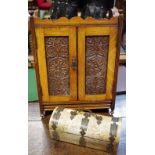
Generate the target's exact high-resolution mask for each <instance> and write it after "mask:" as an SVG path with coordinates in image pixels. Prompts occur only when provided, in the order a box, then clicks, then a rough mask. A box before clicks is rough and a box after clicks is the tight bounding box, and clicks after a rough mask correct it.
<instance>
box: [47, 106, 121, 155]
mask: <svg viewBox="0 0 155 155" xmlns="http://www.w3.org/2000/svg"><path fill="white" fill-rule="evenodd" d="M120 128H121V119H120V118H116V117H111V116H103V115H98V114H94V113H90V112H83V111H78V110H71V109H67V108H62V107H56V108H55V109H54V111H53V113H52V115H51V118H50V121H49V130H50V134H51V137H52V138H53V139H55V140H60V141H64V142H69V143H72V144H77V145H80V146H85V147H90V148H94V149H99V150H103V151H105V152H108V153H116V152H117V148H118V143H119V137H120Z"/></svg>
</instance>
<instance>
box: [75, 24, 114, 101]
mask: <svg viewBox="0 0 155 155" xmlns="http://www.w3.org/2000/svg"><path fill="white" fill-rule="evenodd" d="M116 42H117V28H116V27H101V26H100V27H79V29H78V98H79V100H81V101H86V100H87V101H99V100H106V99H112V90H113V81H114V71H115V60H116V51H117V46H116Z"/></svg>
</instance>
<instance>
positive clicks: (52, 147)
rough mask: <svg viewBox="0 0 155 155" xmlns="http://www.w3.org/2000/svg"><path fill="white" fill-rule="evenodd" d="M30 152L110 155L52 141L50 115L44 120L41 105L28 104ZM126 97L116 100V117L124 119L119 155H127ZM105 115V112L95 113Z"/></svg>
mask: <svg viewBox="0 0 155 155" xmlns="http://www.w3.org/2000/svg"><path fill="white" fill-rule="evenodd" d="M28 109H29V111H28V152H29V155H110V154H107V153H105V152H103V151H98V150H94V149H90V148H85V147H80V146H77V145H73V144H69V143H64V142H58V141H54V140H51V139H50V136H49V132H48V121H49V118H50V114H49V115H47V116H46V117H45V118H44V119H43V120H41V118H40V114H39V104H38V103H29V104H28ZM125 109H126V95H119V96H117V98H116V107H115V111H114V116H117V117H122V130H121V138H120V143H119V147H118V152H117V155H126V112H125ZM95 112H97V113H101V114H103V113H104V112H103V111H95Z"/></svg>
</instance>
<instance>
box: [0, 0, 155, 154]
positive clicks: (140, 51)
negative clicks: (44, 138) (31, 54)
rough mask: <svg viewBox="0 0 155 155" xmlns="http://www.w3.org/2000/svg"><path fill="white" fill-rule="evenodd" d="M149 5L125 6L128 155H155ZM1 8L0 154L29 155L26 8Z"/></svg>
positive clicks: (15, 0) (152, 12)
mask: <svg viewBox="0 0 155 155" xmlns="http://www.w3.org/2000/svg"><path fill="white" fill-rule="evenodd" d="M153 2H154V3H155V1H153V0H152V1H151V0H147V1H146V0H136V1H135V0H127V39H126V40H127V76H126V77H127V155H153V154H155V142H154V141H155V99H154V98H155V17H154V16H155V8H154V7H155V5H154V4H153ZM0 6H1V7H0V20H1V21H0V142H1V143H0V154H1V155H27V154H28V103H27V102H28V64H27V62H28V58H27V55H28V44H27V43H28V37H27V34H28V2H27V0H12V1H5V0H3V1H1V2H0ZM34 132H35V131H34Z"/></svg>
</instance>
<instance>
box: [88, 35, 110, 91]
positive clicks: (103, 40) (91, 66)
mask: <svg viewBox="0 0 155 155" xmlns="http://www.w3.org/2000/svg"><path fill="white" fill-rule="evenodd" d="M108 48H109V36H87V37H86V94H103V93H105V91H106V76H107V61H108Z"/></svg>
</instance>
